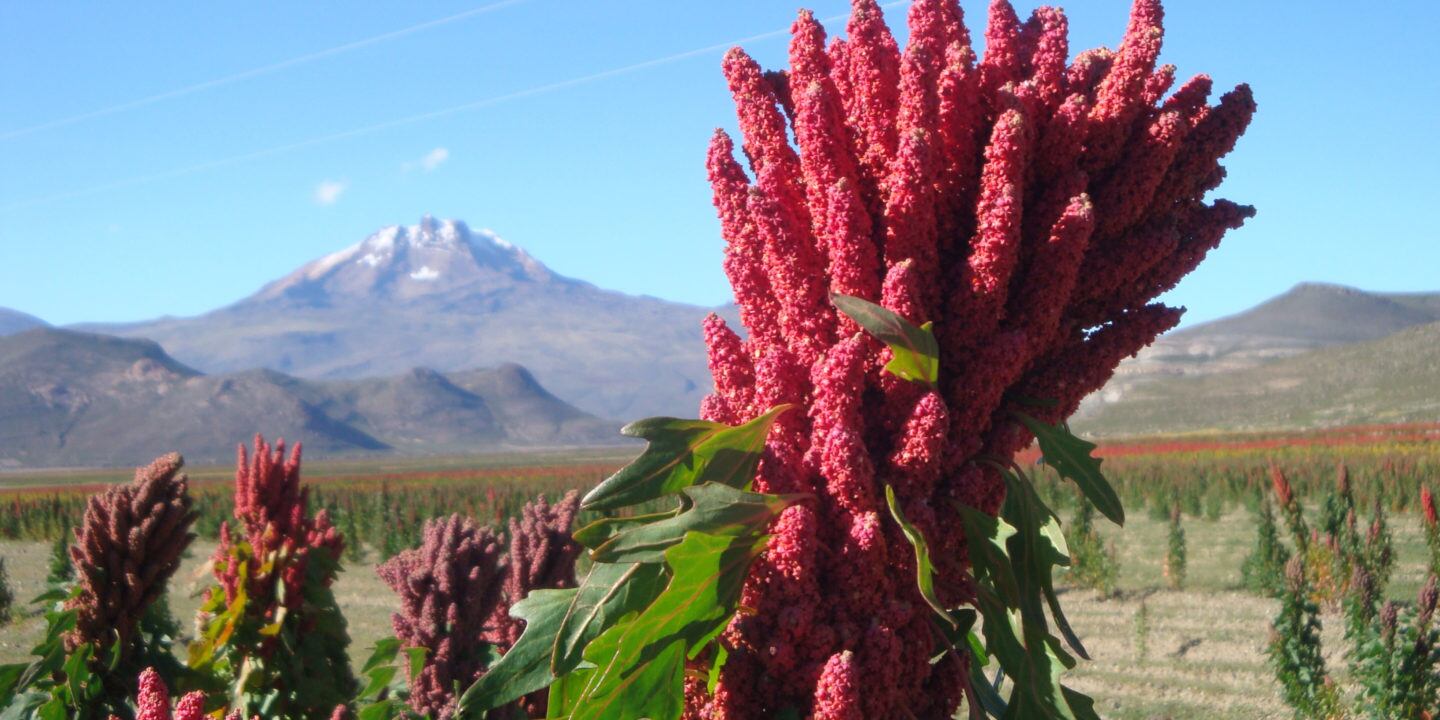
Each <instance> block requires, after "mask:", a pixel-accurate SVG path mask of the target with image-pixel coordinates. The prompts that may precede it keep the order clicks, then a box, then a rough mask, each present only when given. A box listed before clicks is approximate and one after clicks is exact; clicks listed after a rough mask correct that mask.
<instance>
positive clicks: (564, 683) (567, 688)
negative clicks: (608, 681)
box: [545, 669, 594, 718]
mask: <svg viewBox="0 0 1440 720" xmlns="http://www.w3.org/2000/svg"><path fill="white" fill-rule="evenodd" d="M593 672H594V671H593V670H591V669H578V670H575V671H573V672H571V673H570V674H568V675H562V676H560V677H559V678H557V679H556V680H555V682H554V684H552V685H551V686H550V696H549V700H548V702H547V703H546V712H545V717H547V718H568V717H570V713H572V712H574V711H575V706H576V704H577V703H579V702H580V694H581V693H583V692H584V691H585V684H586V683H588V682H590V675H591V674H592V673H593Z"/></svg>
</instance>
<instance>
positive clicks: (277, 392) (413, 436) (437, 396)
mask: <svg viewBox="0 0 1440 720" xmlns="http://www.w3.org/2000/svg"><path fill="white" fill-rule="evenodd" d="M256 432H264V433H265V434H266V435H268V436H272V437H277V436H283V437H285V438H288V439H291V440H297V439H298V440H301V441H303V442H304V443H305V447H306V452H307V453H309V454H310V455H312V456H316V455H319V456H326V455H341V454H352V453H367V452H374V453H379V452H402V453H412V454H414V453H441V452H443V453H459V452H476V451H484V450H495V449H502V448H507V449H508V448H521V447H540V446H551V447H554V446H563V445H594V444H605V443H613V442H616V441H617V440H618V439H619V436H618V435H617V432H618V425H617V424H616V423H613V422H609V421H605V420H600V419H598V418H596V417H594V416H593V415H589V414H587V413H585V412H582V411H580V410H578V409H576V408H575V407H573V406H571V405H569V404H567V403H565V402H563V401H561V400H559V399H558V398H556V397H555V396H554V395H551V394H550V393H549V392H548V391H546V390H545V388H543V387H542V386H541V385H540V384H539V383H538V382H536V380H535V378H534V377H533V376H531V375H530V373H529V372H528V371H527V370H525V369H524V368H523V367H520V366H517V365H505V366H501V367H498V368H493V369H481V370H469V371H465V372H461V373H455V374H454V375H453V376H451V375H444V374H441V373H439V372H436V371H433V370H427V369H414V370H410V371H408V372H406V373H404V374H401V375H399V376H395V377H385V378H378V379H363V380H348V381H329V382H325V381H314V380H302V379H299V378H296V377H293V376H290V375H286V374H283V373H280V372H276V371H274V370H248V371H244V372H238V373H229V374H216V375H206V374H202V373H200V372H199V371H197V370H195V369H193V368H191V367H189V366H188V365H185V364H182V363H180V362H179V361H177V360H175V359H174V358H172V357H170V356H169V355H168V354H166V353H165V351H164V350H162V349H161V347H160V346H159V345H158V344H156V343H154V342H151V341H148V340H132V339H121V338H114V337H107V336H103V335H95V334H90V333H80V332H73V331H68V330H55V329H43V328H42V329H33V330H29V331H26V332H22V333H19V334H16V335H12V336H9V337H4V338H0V467H22V466H46V465H133V464H136V463H139V462H143V461H145V460H147V459H149V458H151V457H154V456H155V455H158V454H160V453H162V452H166V451H169V450H179V451H181V452H183V453H184V454H185V455H186V456H187V457H188V458H190V459H191V460H193V461H197V462H212V461H226V460H228V459H229V458H230V456H231V455H232V454H233V453H234V448H235V445H236V443H238V442H240V441H243V440H246V439H248V438H249V437H250V436H252V435H254V434H255V433H256Z"/></svg>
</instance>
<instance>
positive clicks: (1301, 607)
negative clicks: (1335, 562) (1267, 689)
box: [1266, 556, 1340, 720]
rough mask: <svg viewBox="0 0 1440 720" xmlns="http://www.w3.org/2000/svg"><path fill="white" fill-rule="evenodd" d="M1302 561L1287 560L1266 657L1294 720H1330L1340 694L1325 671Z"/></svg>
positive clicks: (1316, 611)
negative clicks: (1282, 589)
mask: <svg viewBox="0 0 1440 720" xmlns="http://www.w3.org/2000/svg"><path fill="white" fill-rule="evenodd" d="M1303 558H1304V556H1297V557H1293V558H1290V562H1289V563H1288V564H1287V565H1286V566H1285V592H1284V593H1283V594H1281V596H1280V613H1279V614H1278V615H1276V617H1275V623H1274V625H1273V629H1272V632H1271V635H1270V643H1269V646H1268V647H1267V648H1266V654H1267V655H1268V656H1269V658H1270V663H1271V665H1272V666H1273V667H1274V669H1275V677H1276V679H1278V680H1279V681H1280V688H1281V691H1282V692H1283V693H1284V696H1285V702H1286V704H1287V705H1289V706H1290V707H1291V709H1292V710H1294V712H1295V717H1296V719H1297V720H1308V719H1310V718H1332V717H1336V716H1338V714H1339V710H1340V694H1339V691H1338V689H1337V688H1336V686H1335V683H1334V681H1333V680H1331V678H1330V676H1329V675H1328V674H1327V672H1326V670H1325V658H1324V656H1323V655H1322V654H1321V646H1320V630H1321V625H1320V607H1319V606H1318V605H1316V604H1315V602H1314V601H1313V600H1311V599H1310V589H1309V588H1308V587H1307V580H1306V573H1305V562H1304V559H1303Z"/></svg>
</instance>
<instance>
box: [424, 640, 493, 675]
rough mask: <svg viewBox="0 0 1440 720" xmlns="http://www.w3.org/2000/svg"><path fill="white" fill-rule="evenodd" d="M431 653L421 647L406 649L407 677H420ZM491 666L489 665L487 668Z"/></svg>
mask: <svg viewBox="0 0 1440 720" xmlns="http://www.w3.org/2000/svg"><path fill="white" fill-rule="evenodd" d="M429 652H430V651H429V649H427V648H424V647H420V646H416V647H408V648H405V655H406V657H408V658H409V659H410V660H409V662H408V663H407V665H408V667H407V669H408V670H409V674H408V675H407V676H406V677H409V678H412V679H413V678H416V677H419V675H420V672H421V671H423V670H424V669H425V656H426V655H428V654H429ZM497 659H498V658H497ZM489 666H490V665H489V664H488V663H487V664H486V667H489Z"/></svg>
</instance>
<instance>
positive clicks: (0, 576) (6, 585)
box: [0, 557, 15, 625]
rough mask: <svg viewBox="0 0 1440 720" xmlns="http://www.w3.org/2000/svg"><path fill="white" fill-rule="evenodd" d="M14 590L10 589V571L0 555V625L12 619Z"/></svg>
mask: <svg viewBox="0 0 1440 720" xmlns="http://www.w3.org/2000/svg"><path fill="white" fill-rule="evenodd" d="M14 614H15V591H14V590H11V589H10V573H9V571H7V570H6V569H5V558H3V557H0V625H5V624H8V623H9V622H10V621H11V620H12V619H14Z"/></svg>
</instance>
